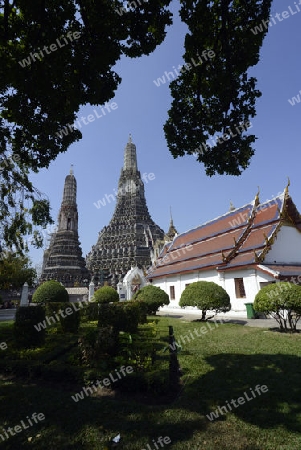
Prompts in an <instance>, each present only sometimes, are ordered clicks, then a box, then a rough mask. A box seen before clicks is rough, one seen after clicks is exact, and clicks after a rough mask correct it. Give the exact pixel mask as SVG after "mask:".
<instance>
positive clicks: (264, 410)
mask: <svg viewBox="0 0 301 450" xmlns="http://www.w3.org/2000/svg"><path fill="white" fill-rule="evenodd" d="M205 361H206V362H207V363H208V364H210V365H211V366H212V368H213V370H212V371H210V372H207V373H206V374H205V375H204V376H202V377H200V378H199V379H198V380H197V381H195V382H193V383H192V384H190V385H188V386H187V388H186V396H185V399H183V402H185V407H186V409H189V410H194V411H196V412H199V413H201V414H204V415H206V414H210V412H212V411H218V412H219V418H217V419H216V420H225V417H226V414H227V413H226V412H225V410H227V411H229V412H230V407H232V411H231V413H232V414H235V415H236V416H237V417H238V418H239V419H241V420H243V421H245V422H247V423H250V424H252V425H256V426H258V427H260V428H262V429H269V428H274V427H277V426H281V427H284V428H286V429H287V430H289V431H293V432H300V418H299V420H298V417H297V416H298V415H300V413H301V383H300V378H301V358H300V357H297V356H293V355H283V354H272V355H270V354H258V355H244V354H218V355H213V356H209V357H207V358H205ZM256 385H260V386H262V385H266V386H267V388H268V392H266V393H261V395H259V394H258V393H257V392H255V387H256ZM252 390H253V392H254V393H255V397H254V396H252ZM196 392H198V393H199V396H198V397H196V395H195V393H196ZM245 393H246V394H247V397H246V396H245ZM239 397H244V398H245V404H242V405H239V404H238V403H237V402H235V403H236V405H237V406H236V407H235V405H233V403H231V400H235V401H236V400H237V399H238V398H239ZM248 399H250V400H248ZM226 402H228V405H230V407H228V408H227V403H226ZM222 406H226V408H223V413H221V412H220V411H219V410H218V407H222ZM206 420H207V421H208V423H209V419H208V418H206Z"/></svg>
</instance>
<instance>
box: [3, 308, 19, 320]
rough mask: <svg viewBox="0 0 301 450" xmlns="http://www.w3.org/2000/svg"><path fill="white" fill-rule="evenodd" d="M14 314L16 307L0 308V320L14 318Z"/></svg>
mask: <svg viewBox="0 0 301 450" xmlns="http://www.w3.org/2000/svg"><path fill="white" fill-rule="evenodd" d="M15 314H16V308H12V309H0V322H3V321H5V320H14V318H15Z"/></svg>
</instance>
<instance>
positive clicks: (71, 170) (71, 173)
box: [70, 164, 74, 175]
mask: <svg viewBox="0 0 301 450" xmlns="http://www.w3.org/2000/svg"><path fill="white" fill-rule="evenodd" d="M70 175H74V171H73V164H71V167H70Z"/></svg>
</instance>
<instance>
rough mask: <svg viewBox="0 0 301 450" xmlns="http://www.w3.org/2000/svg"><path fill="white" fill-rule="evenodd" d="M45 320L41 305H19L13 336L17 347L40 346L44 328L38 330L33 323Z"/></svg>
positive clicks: (43, 338)
mask: <svg viewBox="0 0 301 450" xmlns="http://www.w3.org/2000/svg"><path fill="white" fill-rule="evenodd" d="M44 320H45V310H44V308H43V307H42V306H40V305H37V306H20V307H19V308H18V309H17V311H16V319H15V323H14V338H15V342H16V346H17V347H18V348H31V347H40V346H42V345H43V344H44V342H45V329H43V328H41V329H40V331H38V330H37V329H36V328H35V325H37V324H39V323H40V322H44Z"/></svg>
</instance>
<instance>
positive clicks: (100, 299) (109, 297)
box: [93, 286, 119, 303]
mask: <svg viewBox="0 0 301 450" xmlns="http://www.w3.org/2000/svg"><path fill="white" fill-rule="evenodd" d="M93 301H94V302H97V303H111V302H119V294H118V292H117V291H116V290H115V289H114V288H112V287H111V286H103V287H101V288H99V289H97V291H95V293H94V296H93Z"/></svg>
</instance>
